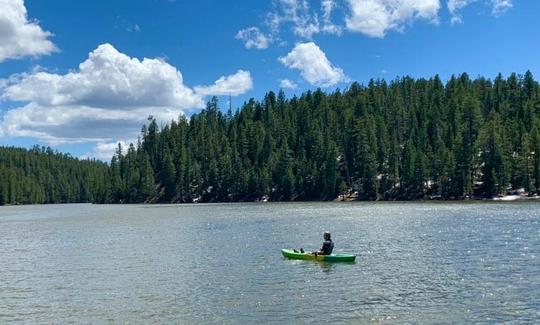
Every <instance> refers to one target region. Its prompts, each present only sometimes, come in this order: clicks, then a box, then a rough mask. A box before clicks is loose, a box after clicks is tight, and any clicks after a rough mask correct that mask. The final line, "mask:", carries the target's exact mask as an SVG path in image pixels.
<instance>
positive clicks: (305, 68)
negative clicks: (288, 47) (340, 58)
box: [278, 42, 347, 87]
mask: <svg viewBox="0 0 540 325" xmlns="http://www.w3.org/2000/svg"><path fill="white" fill-rule="evenodd" d="M278 60H279V61H280V62H281V63H282V64H284V65H285V66H287V67H289V68H291V69H297V70H299V71H300V74H301V75H302V77H303V78H304V79H305V80H306V81H308V82H309V83H310V84H312V85H315V86H321V87H330V86H334V85H335V84H337V83H339V82H343V81H347V77H346V76H345V74H344V73H343V70H342V69H341V68H339V67H336V66H334V65H333V64H332V63H331V62H330V61H329V60H328V58H327V57H326V54H325V53H324V52H323V51H322V50H321V49H320V48H319V47H318V46H317V45H316V44H315V43H313V42H308V43H299V44H296V46H295V47H294V48H293V49H292V51H291V52H289V54H287V55H286V56H284V57H280V58H279V59H278Z"/></svg>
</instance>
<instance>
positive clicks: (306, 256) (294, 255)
mask: <svg viewBox="0 0 540 325" xmlns="http://www.w3.org/2000/svg"><path fill="white" fill-rule="evenodd" d="M281 254H283V256H285V257H287V258H290V259H294V260H317V261H324V262H354V260H355V259H356V255H351V254H330V255H317V256H316V257H315V254H312V253H300V252H295V251H294V250H292V249H282V250H281Z"/></svg>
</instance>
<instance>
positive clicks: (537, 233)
mask: <svg viewBox="0 0 540 325" xmlns="http://www.w3.org/2000/svg"><path fill="white" fill-rule="evenodd" d="M539 221H540V204H538V203H534V202H526V203H510V204H508V203H506V204H504V203H503V204H499V203H497V204H487V203H470V204H462V203H454V204H440V203H437V204H432V203H381V204H373V203H341V204H336V203H291V204H288V203H282V204H221V205H218V204H216V205H212V204H201V205H156V206H140V205H128V206H120V205H117V206H108V205H57V206H24V207H0V261H1V267H0V323H6V322H21V323H68V322H75V323H81V322H82V323H107V322H113V323H154V322H158V323H241V322H247V323H255V322H261V323H290V322H295V323H312V322H325V321H328V322H338V323H339V322H341V323H359V322H360V323H366V322H368V323H475V322H482V323H501V322H524V323H538V322H539V321H540V312H539V310H540V272H539V271H538V270H540V263H539V256H540V225H539ZM324 230H330V231H331V232H332V234H333V238H334V241H335V244H336V248H335V251H336V252H338V253H339V252H351V253H355V254H357V256H358V257H357V261H356V263H324V262H314V261H295V260H288V259H285V258H283V257H282V255H281V252H280V249H281V248H291V247H304V248H305V249H306V250H315V249H317V248H318V247H320V245H321V241H322V239H321V237H322V231H324Z"/></svg>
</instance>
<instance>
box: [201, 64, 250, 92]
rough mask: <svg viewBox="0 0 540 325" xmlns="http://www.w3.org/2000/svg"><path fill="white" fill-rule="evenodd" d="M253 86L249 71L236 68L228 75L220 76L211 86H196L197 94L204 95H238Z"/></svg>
mask: <svg viewBox="0 0 540 325" xmlns="http://www.w3.org/2000/svg"><path fill="white" fill-rule="evenodd" d="M251 88H253V80H252V79H251V74H250V73H249V71H244V70H238V71H237V72H236V73H235V74H233V75H230V76H223V77H220V78H219V79H218V80H216V81H215V82H214V84H213V85H211V86H197V87H195V92H196V93H197V94H200V95H203V96H206V95H235V96H236V95H240V94H243V93H245V92H246V91H248V90H251Z"/></svg>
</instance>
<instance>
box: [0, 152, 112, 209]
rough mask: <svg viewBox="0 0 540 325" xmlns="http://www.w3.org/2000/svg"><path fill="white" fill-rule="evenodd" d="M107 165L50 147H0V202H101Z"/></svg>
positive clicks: (106, 189)
mask: <svg viewBox="0 0 540 325" xmlns="http://www.w3.org/2000/svg"><path fill="white" fill-rule="evenodd" d="M108 169H109V168H108V166H107V164H105V163H102V162H98V161H92V160H79V159H76V158H73V157H71V156H70V155H66V154H60V153H58V152H55V151H53V150H52V149H50V148H45V147H37V146H36V147H34V148H32V149H31V150H27V149H20V148H12V147H0V205H5V204H33V203H72V202H104V201H105V200H106V199H107V194H106V193H108V186H110V183H109V179H108V177H107V175H108Z"/></svg>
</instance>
